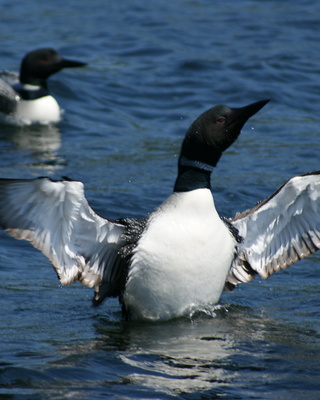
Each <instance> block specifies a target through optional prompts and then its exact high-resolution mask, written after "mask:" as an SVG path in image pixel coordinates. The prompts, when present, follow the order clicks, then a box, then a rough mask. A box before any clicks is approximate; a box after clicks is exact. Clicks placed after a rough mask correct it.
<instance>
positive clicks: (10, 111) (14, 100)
mask: <svg viewBox="0 0 320 400" xmlns="http://www.w3.org/2000/svg"><path fill="white" fill-rule="evenodd" d="M84 65H86V64H85V63H83V62H80V61H73V60H68V59H66V58H63V57H61V55H60V54H58V53H57V52H56V51H55V50H53V49H51V48H43V49H38V50H33V51H31V52H29V53H27V54H26V55H25V56H24V58H23V59H22V62H21V66H20V74H18V73H16V72H8V71H2V72H0V117H1V119H2V121H3V122H6V123H11V124H15V125H30V124H33V123H39V124H48V123H57V122H59V121H60V120H61V114H62V111H61V109H60V107H59V104H58V103H57V101H56V99H55V98H54V97H52V96H51V95H50V93H49V91H48V87H47V79H48V78H49V77H50V76H51V75H53V74H55V73H56V72H58V71H60V70H61V69H63V68H73V67H82V66H84Z"/></svg>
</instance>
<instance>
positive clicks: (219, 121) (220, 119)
mask: <svg viewBox="0 0 320 400" xmlns="http://www.w3.org/2000/svg"><path fill="white" fill-rule="evenodd" d="M225 120H226V119H225V118H224V117H220V118H218V119H217V120H216V122H217V123H218V124H223V123H224V122H225Z"/></svg>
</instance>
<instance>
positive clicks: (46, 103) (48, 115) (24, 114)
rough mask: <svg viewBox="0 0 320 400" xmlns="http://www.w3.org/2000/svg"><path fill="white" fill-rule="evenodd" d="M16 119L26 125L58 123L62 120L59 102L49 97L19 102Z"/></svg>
mask: <svg viewBox="0 0 320 400" xmlns="http://www.w3.org/2000/svg"><path fill="white" fill-rule="evenodd" d="M15 117H16V118H17V119H19V120H20V122H22V123H24V124H31V123H35V122H38V123H43V124H46V123H56V122H59V121H60V119H61V110H60V107H59V104H58V103H57V101H56V100H55V99H54V98H53V97H52V96H50V95H48V96H44V97H41V98H39V99H36V100H20V101H18V103H17V110H16V113H15Z"/></svg>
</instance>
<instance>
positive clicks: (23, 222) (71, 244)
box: [0, 178, 124, 301]
mask: <svg viewBox="0 0 320 400" xmlns="http://www.w3.org/2000/svg"><path fill="white" fill-rule="evenodd" d="M0 225H1V226H2V227H3V228H4V229H5V230H7V231H8V232H9V234H10V235H11V236H13V237H15V238H17V239H25V240H28V241H29V242H31V243H32V245H33V246H34V247H36V248H37V249H39V250H40V251H41V252H42V253H43V254H44V255H45V256H46V257H48V258H49V260H50V261H51V262H52V264H53V266H54V268H55V270H56V272H57V274H58V277H59V279H60V281H61V283H62V284H64V285H68V284H70V283H72V282H74V281H77V280H79V281H80V282H81V283H83V284H84V285H86V286H88V287H94V288H95V291H96V300H99V301H101V300H102V299H103V297H105V296H114V295H118V291H119V280H120V277H121V272H122V271H121V268H122V264H121V262H122V260H121V257H120V256H119V254H118V252H119V249H120V248H121V246H123V244H124V242H123V240H122V239H121V235H122V233H123V231H124V226H123V225H121V224H117V223H113V222H111V221H108V220H107V219H104V218H101V217H99V216H98V215H97V214H96V213H95V212H94V211H93V210H92V209H91V208H90V206H89V204H88V202H87V200H86V198H85V196H84V190H83V184H82V183H81V182H77V181H70V180H62V181H53V180H51V179H49V178H38V179H34V180H18V179H17V180H6V179H2V180H0ZM101 297H102V298H101Z"/></svg>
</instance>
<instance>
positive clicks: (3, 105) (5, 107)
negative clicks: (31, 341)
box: [0, 71, 19, 114]
mask: <svg viewBox="0 0 320 400" xmlns="http://www.w3.org/2000/svg"><path fill="white" fill-rule="evenodd" d="M18 82H19V75H18V74H17V73H15V72H7V71H0V112H2V113H4V114H13V113H14V112H15V110H16V106H17V99H18V98H19V95H18V93H17V92H16V91H15V90H14V89H13V87H12V86H13V85H14V84H17V83H18Z"/></svg>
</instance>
